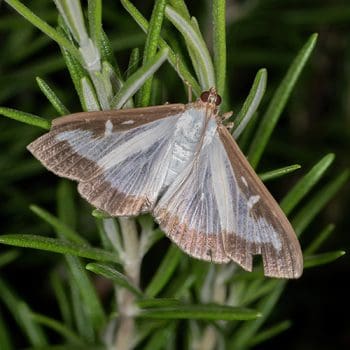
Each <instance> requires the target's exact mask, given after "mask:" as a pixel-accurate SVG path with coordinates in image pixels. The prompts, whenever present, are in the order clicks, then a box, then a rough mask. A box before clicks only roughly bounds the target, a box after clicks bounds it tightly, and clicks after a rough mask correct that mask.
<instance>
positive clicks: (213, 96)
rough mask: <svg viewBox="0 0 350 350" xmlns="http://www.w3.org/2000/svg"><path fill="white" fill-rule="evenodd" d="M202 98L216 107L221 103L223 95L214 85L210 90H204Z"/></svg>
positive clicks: (204, 101)
mask: <svg viewBox="0 0 350 350" xmlns="http://www.w3.org/2000/svg"><path fill="white" fill-rule="evenodd" d="M200 100H201V101H202V102H203V103H209V104H211V105H214V106H216V107H218V106H220V104H221V96H220V95H219V94H218V93H217V92H216V89H215V88H214V87H212V88H210V89H209V90H208V91H203V92H202V93H201V96H200Z"/></svg>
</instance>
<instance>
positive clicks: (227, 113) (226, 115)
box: [220, 111, 233, 122]
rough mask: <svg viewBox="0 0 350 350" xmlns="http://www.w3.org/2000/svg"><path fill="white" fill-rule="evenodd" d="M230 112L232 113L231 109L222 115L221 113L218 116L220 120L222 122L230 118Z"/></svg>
mask: <svg viewBox="0 0 350 350" xmlns="http://www.w3.org/2000/svg"><path fill="white" fill-rule="evenodd" d="M232 114H233V112H232V111H230V112H226V113H224V114H223V115H221V116H220V118H221V121H223V122H224V121H225V120H228V119H230V118H231V116H232Z"/></svg>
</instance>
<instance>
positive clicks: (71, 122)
mask: <svg viewBox="0 0 350 350" xmlns="http://www.w3.org/2000/svg"><path fill="white" fill-rule="evenodd" d="M220 102H221V98H220V96H219V95H217V93H216V91H215V89H214V88H212V89H210V90H209V91H206V92H204V93H202V95H201V98H200V99H198V100H197V101H196V102H194V103H189V104H186V105H184V104H166V105H163V106H155V107H146V108H134V109H129V110H127V109H125V110H112V111H100V112H84V113H77V114H72V115H69V116H65V117H62V118H58V119H55V120H54V121H53V124H52V129H51V131H50V132H48V133H47V134H45V135H43V136H41V137H40V138H38V139H37V140H36V141H34V142H33V143H31V144H30V145H29V146H28V149H29V150H30V151H31V152H32V153H33V155H34V156H35V157H37V158H38V159H39V160H40V161H41V162H42V163H43V164H44V165H45V166H46V167H47V168H48V169H49V170H51V171H53V172H54V173H55V174H57V175H59V176H63V177H66V178H69V179H73V180H76V181H78V182H79V186H78V190H79V192H80V194H81V195H82V196H83V197H84V198H85V199H86V200H87V201H88V202H90V203H91V204H92V205H94V206H95V207H97V208H99V209H101V210H103V211H105V212H107V213H108V214H110V215H112V216H133V215H138V214H140V213H145V212H150V213H151V214H152V215H153V216H154V217H155V219H156V220H157V222H158V223H159V225H160V227H161V228H162V229H163V231H164V232H165V233H166V234H167V236H168V237H170V238H171V239H172V240H173V241H174V242H175V243H176V244H177V245H178V246H179V247H180V248H181V249H182V250H184V251H185V252H186V253H188V254H189V255H191V256H193V257H195V258H198V259H202V260H207V261H212V262H216V263H227V262H229V261H231V260H233V261H234V262H236V263H238V264H239V265H241V266H242V267H243V268H244V269H246V270H249V271H251V270H252V265H253V255H256V254H261V255H262V259H263V265H264V273H265V275H266V276H272V277H281V278H298V277H299V276H300V275H301V274H302V269H303V259H302V253H301V249H300V245H299V242H298V240H297V238H296V236H295V233H294V231H293V228H292V227H291V225H290V223H289V222H288V220H287V218H286V216H285V215H284V213H283V212H282V210H281V209H280V207H279V206H278V204H277V203H276V201H275V200H274V199H273V197H272V196H271V195H270V193H269V192H268V190H267V189H266V187H265V186H264V185H263V183H262V182H261V181H260V179H259V178H258V176H257V175H256V174H255V172H254V170H253V169H252V168H251V166H250V165H249V163H248V161H247V160H246V158H245V157H244V155H243V154H242V152H241V150H240V149H239V147H238V146H237V144H236V142H235V141H234V139H233V138H232V136H231V134H230V133H229V132H228V131H227V129H226V127H225V126H224V125H223V124H222V117H221V116H220V115H219V112H218V105H219V104H220Z"/></svg>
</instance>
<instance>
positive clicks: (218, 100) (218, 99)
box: [215, 95, 222, 106]
mask: <svg viewBox="0 0 350 350" xmlns="http://www.w3.org/2000/svg"><path fill="white" fill-rule="evenodd" d="M221 101H222V99H221V96H220V95H216V100H215V104H216V105H217V106H219V105H221Z"/></svg>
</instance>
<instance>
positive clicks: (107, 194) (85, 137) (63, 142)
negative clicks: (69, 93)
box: [27, 104, 185, 216]
mask: <svg viewBox="0 0 350 350" xmlns="http://www.w3.org/2000/svg"><path fill="white" fill-rule="evenodd" d="M184 108H185V106H184V105H182V104H169V105H163V106H156V107H145V108H135V109H129V110H127V109H126V110H111V111H97V112H83V113H75V114H72V115H68V116H64V117H60V118H57V119H55V120H54V121H53V123H52V128H51V130H50V131H49V132H48V133H46V134H44V135H42V136H41V137H39V138H38V139H36V140H35V141H33V142H32V143H31V144H29V145H28V146H27V149H28V150H29V151H30V152H31V153H32V154H33V155H34V156H35V157H36V158H37V159H38V160H39V161H40V162H41V163H42V164H43V165H44V166H45V167H46V168H47V169H48V170H50V171H52V172H53V173H55V174H56V175H58V176H61V177H65V178H68V179H71V180H76V181H78V182H79V186H78V189H79V192H80V194H81V195H82V196H83V197H84V198H85V199H86V200H87V201H88V202H90V203H91V204H92V205H94V206H95V207H97V208H98V209H101V210H104V211H106V212H107V213H108V214H110V215H113V216H133V215H138V214H139V213H141V212H146V211H149V209H150V207H151V206H152V203H150V199H149V198H148V197H147V195H142V194H141V195H139V196H135V195H132V194H127V193H123V191H120V189H118V186H115V185H112V184H111V183H110V182H108V181H105V173H106V171H105V170H104V169H102V168H101V166H99V165H98V164H97V162H98V160H99V159H100V158H101V157H103V156H106V155H108V152H111V151H112V150H113V147H114V148H115V147H118V145H120V144H122V142H119V141H118V140H115V139H114V138H113V135H112V136H111V134H112V133H118V135H119V134H120V135H124V134H125V135H126V134H127V133H128V132H133V131H134V129H135V130H136V128H138V127H142V126H143V125H146V124H148V123H151V122H154V121H157V120H160V119H164V118H166V117H170V116H173V115H176V114H180V113H182V112H183V111H184ZM109 122H110V125H107V124H106V123H109ZM106 128H107V129H106ZM108 128H109V129H108ZM106 131H107V132H108V135H107V136H106V134H105V133H106ZM63 135H64V137H62V136H63ZM133 136H135V135H133ZM155 136H156V137H158V136H159V135H155ZM108 137H110V139H108ZM113 142H114V143H113ZM155 150H157V148H155ZM158 150H159V148H158ZM79 151H81V152H80V154H79ZM112 170H113V171H116V170H115V169H111V171H112ZM136 170H137V169H135V171H136ZM141 170H142V169H141ZM141 170H140V171H141ZM137 179H139V177H138V178H137V177H136V175H135V181H136V180H137ZM134 185H136V184H134Z"/></svg>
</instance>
